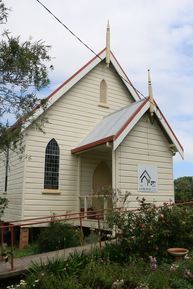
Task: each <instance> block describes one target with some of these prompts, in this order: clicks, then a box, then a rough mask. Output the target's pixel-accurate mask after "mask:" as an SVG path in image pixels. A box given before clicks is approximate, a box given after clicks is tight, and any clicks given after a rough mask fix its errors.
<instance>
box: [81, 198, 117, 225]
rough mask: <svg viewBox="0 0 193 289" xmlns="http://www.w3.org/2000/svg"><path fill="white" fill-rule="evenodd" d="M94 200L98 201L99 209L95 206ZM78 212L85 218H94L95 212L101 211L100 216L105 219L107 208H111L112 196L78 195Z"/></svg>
mask: <svg viewBox="0 0 193 289" xmlns="http://www.w3.org/2000/svg"><path fill="white" fill-rule="evenodd" d="M95 200H97V201H99V202H100V209H99V208H96V207H95V204H94V203H95ZM79 204H80V205H79V206H80V212H81V213H82V214H83V215H84V217H85V219H95V216H96V212H97V211H101V214H100V217H101V218H103V219H104V220H105V216H106V215H105V214H104V212H106V211H107V210H112V196H110V195H94V194H93V195H84V196H79Z"/></svg>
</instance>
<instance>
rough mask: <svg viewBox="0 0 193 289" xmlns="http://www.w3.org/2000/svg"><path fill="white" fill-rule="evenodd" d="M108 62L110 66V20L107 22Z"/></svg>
mask: <svg viewBox="0 0 193 289" xmlns="http://www.w3.org/2000/svg"><path fill="white" fill-rule="evenodd" d="M106 64H107V66H108V67H109V64H110V25H109V20H108V22H107V31H106Z"/></svg>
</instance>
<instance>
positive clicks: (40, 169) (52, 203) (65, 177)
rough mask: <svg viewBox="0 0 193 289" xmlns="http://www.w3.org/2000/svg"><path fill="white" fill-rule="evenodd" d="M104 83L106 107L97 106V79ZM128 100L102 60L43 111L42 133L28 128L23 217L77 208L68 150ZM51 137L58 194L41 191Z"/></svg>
mask: <svg viewBox="0 0 193 289" xmlns="http://www.w3.org/2000/svg"><path fill="white" fill-rule="evenodd" d="M102 79H105V80H106V82H107V85H108V105H109V109H108V108H103V107H99V106H98V104H99V96H100V93H99V92H100V82H101V80H102ZM131 102H132V99H131V98H130V95H129V93H128V90H127V89H126V88H125V86H124V84H123V83H122V81H121V80H120V78H119V77H117V74H116V72H115V70H114V69H113V67H111V66H110V69H108V68H107V67H106V65H105V63H100V64H99V65H98V66H97V67H96V68H94V69H93V70H92V71H91V72H89V73H88V74H87V75H86V76H85V77H84V78H82V79H81V80H80V81H79V82H78V83H77V84H76V85H75V86H74V87H72V88H71V89H70V90H69V91H68V92H67V93H66V94H65V95H64V96H63V97H61V98H60V99H59V100H58V101H57V102H56V103H55V104H54V105H53V106H51V107H50V108H49V109H48V110H47V112H46V113H45V117H47V119H48V122H47V123H46V124H45V127H44V131H45V134H43V133H41V132H40V131H38V130H36V129H32V128H30V127H29V128H28V130H27V137H26V142H27V145H26V153H27V154H28V155H29V156H30V159H26V160H25V181H24V188H23V214H22V217H23V218H30V217H34V216H45V215H50V214H52V213H57V214H59V213H64V212H66V211H70V210H74V211H76V210H77V209H78V195H77V179H78V157H77V156H75V155H71V149H72V148H74V147H76V146H77V145H78V144H79V142H80V141H81V140H82V139H83V138H84V137H85V136H86V135H87V134H88V133H89V132H90V130H92V129H93V127H94V126H95V125H96V124H97V123H98V122H99V121H100V120H101V119H102V117H103V116H105V115H107V114H109V113H111V112H113V111H115V110H117V109H119V108H121V107H123V106H125V105H128V103H131ZM52 138H55V139H56V141H57V142H58V145H59V147H60V176H59V190H60V194H54V193H52V194H44V193H42V192H43V187H44V161H45V149H46V145H47V143H48V142H49V141H50V140H51V139H52Z"/></svg>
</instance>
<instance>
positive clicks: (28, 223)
mask: <svg viewBox="0 0 193 289" xmlns="http://www.w3.org/2000/svg"><path fill="white" fill-rule="evenodd" d="M174 205H175V206H192V205H193V201H189V202H185V203H177V204H168V206H174ZM160 207H161V206H159V207H157V208H158V209H159V208H160ZM86 208H87V207H86ZM128 210H129V211H133V212H137V211H138V209H132V210H131V209H128V208H111V209H109V208H107V209H101V210H94V211H88V210H87V209H86V210H85V211H84V212H82V211H81V212H74V213H68V214H62V215H54V216H53V215H52V216H46V217H38V218H31V219H25V220H14V221H10V222H9V224H8V225H5V224H2V225H1V226H0V233H1V247H2V248H3V244H4V231H5V230H8V231H9V232H10V246H11V252H12V254H11V255H10V257H11V258H10V259H11V260H10V261H11V271H13V270H14V254H13V250H14V230H15V228H16V227H18V226H19V227H20V228H22V227H24V228H25V227H37V226H38V225H39V226H40V225H46V224H50V223H53V222H56V221H57V222H64V221H65V222H66V221H68V222H73V221H75V220H76V221H78V223H79V227H80V244H81V246H82V245H83V243H84V236H83V222H84V220H88V219H92V220H94V221H95V223H96V224H97V230H98V234H99V247H100V248H101V238H100V236H101V230H102V229H101V222H106V215H107V214H108V213H109V212H116V211H117V212H121V213H126V212H128Z"/></svg>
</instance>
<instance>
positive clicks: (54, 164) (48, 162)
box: [44, 139, 60, 189]
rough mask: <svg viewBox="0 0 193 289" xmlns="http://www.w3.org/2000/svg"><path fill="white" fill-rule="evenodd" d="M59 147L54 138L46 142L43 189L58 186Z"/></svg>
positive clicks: (56, 187)
mask: <svg viewBox="0 0 193 289" xmlns="http://www.w3.org/2000/svg"><path fill="white" fill-rule="evenodd" d="M59 159H60V149H59V146H58V143H57V141H56V140H55V139H51V141H50V142H49V143H48V144H47V147H46V152H45V170H44V189H58V187H59Z"/></svg>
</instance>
